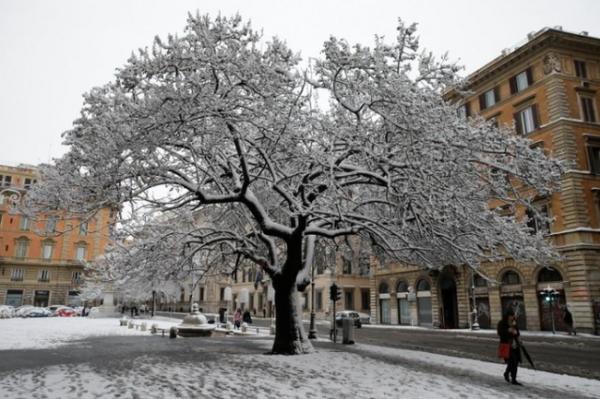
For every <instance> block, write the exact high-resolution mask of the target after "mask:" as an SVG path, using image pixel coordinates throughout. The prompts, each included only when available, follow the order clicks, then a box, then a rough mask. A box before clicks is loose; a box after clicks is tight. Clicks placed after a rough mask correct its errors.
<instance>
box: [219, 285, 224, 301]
mask: <svg viewBox="0 0 600 399" xmlns="http://www.w3.org/2000/svg"><path fill="white" fill-rule="evenodd" d="M219 300H221V301H224V300H225V288H224V287H221V292H220V294H219Z"/></svg>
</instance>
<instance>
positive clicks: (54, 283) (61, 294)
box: [0, 165, 113, 307]
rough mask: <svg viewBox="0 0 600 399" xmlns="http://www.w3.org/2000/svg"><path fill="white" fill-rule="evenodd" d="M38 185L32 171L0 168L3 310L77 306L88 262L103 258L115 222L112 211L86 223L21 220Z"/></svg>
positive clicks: (62, 218)
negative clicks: (31, 190)
mask: <svg viewBox="0 0 600 399" xmlns="http://www.w3.org/2000/svg"><path fill="white" fill-rule="evenodd" d="M37 179H38V173H37V170H36V168H35V167H33V166H27V165H20V166H18V167H12V166H4V165H0V304H7V305H12V306H15V307H16V306H21V305H34V306H49V305H54V304H68V305H73V306H76V305H79V304H80V303H81V300H80V298H79V290H80V288H81V284H82V283H83V272H84V268H83V265H84V262H90V261H93V260H94V259H95V258H96V257H97V256H99V255H101V254H102V253H104V250H105V248H106V246H107V244H108V242H109V231H110V228H111V224H112V222H111V220H112V219H113V218H112V215H111V213H110V210H108V209H103V210H101V211H99V212H98V213H97V214H96V215H95V216H94V217H93V218H91V219H89V220H86V221H82V220H78V219H75V218H72V217H69V216H68V215H67V214H66V213H65V212H54V213H52V214H47V215H36V217H35V218H29V217H27V216H25V215H23V214H21V213H20V212H19V210H18V206H17V205H18V203H19V201H20V200H21V199H22V198H23V197H24V196H25V195H26V193H27V190H28V189H29V188H30V187H31V186H32V185H33V184H35V183H36V182H37Z"/></svg>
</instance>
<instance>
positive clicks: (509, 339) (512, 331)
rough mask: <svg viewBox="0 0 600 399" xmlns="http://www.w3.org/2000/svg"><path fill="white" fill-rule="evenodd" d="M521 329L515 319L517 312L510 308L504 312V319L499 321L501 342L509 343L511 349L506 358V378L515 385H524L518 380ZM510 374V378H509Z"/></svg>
mask: <svg viewBox="0 0 600 399" xmlns="http://www.w3.org/2000/svg"><path fill="white" fill-rule="evenodd" d="M519 335H520V333H519V329H518V328H517V321H516V320H515V312H514V310H512V309H508V310H507V311H506V313H504V317H502V320H500V321H499V322H498V336H499V337H500V343H501V344H509V345H510V351H509V354H508V357H505V358H504V361H505V362H506V370H505V371H504V379H505V380H506V382H511V383H512V384H514V385H522V384H521V383H520V382H518V381H517V369H518V368H519V363H520V362H521V348H519ZM509 375H510V380H509V378H508V377H509Z"/></svg>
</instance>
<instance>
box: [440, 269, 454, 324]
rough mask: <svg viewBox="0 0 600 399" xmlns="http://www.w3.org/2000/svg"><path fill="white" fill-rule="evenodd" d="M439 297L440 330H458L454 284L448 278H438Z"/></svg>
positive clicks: (452, 280)
mask: <svg viewBox="0 0 600 399" xmlns="http://www.w3.org/2000/svg"><path fill="white" fill-rule="evenodd" d="M440 295H441V297H442V314H441V316H442V319H441V320H440V322H441V326H442V328H458V301H457V298H456V282H455V281H454V279H453V278H452V277H450V276H443V277H441V278H440Z"/></svg>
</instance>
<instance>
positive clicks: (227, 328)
mask: <svg viewBox="0 0 600 399" xmlns="http://www.w3.org/2000/svg"><path fill="white" fill-rule="evenodd" d="M225 329H226V330H227V331H231V330H233V324H231V322H229V321H228V322H227V323H226V324H225Z"/></svg>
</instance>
